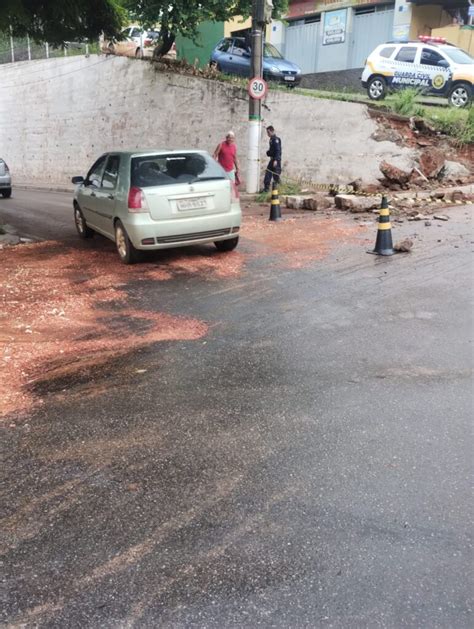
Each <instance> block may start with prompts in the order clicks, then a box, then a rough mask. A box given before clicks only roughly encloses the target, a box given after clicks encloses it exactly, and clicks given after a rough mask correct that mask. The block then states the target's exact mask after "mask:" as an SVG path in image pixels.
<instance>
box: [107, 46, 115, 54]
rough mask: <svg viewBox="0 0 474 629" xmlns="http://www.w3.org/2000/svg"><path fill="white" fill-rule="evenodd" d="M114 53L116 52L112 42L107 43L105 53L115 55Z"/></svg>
mask: <svg viewBox="0 0 474 629" xmlns="http://www.w3.org/2000/svg"><path fill="white" fill-rule="evenodd" d="M115 53H116V50H115V46H114V44H109V45H108V46H107V54H109V55H115Z"/></svg>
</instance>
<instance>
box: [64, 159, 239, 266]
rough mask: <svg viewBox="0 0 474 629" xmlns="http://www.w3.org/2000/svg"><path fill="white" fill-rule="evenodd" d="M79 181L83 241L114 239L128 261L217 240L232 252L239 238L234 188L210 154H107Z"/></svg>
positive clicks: (77, 220) (78, 214) (76, 198)
mask: <svg viewBox="0 0 474 629" xmlns="http://www.w3.org/2000/svg"><path fill="white" fill-rule="evenodd" d="M72 183H74V184H77V188H76V191H75V195H74V220H75V223H76V227H77V231H78V233H79V236H81V238H90V237H91V236H93V235H94V232H99V233H101V234H103V235H104V236H106V237H107V238H110V239H111V240H114V241H115V243H116V246H117V251H118V254H119V256H120V259H121V260H122V262H124V263H125V264H132V263H134V262H136V261H137V260H138V259H139V257H140V251H148V250H150V249H152V250H153V249H168V248H171V247H180V246H184V245H195V244H202V243H210V242H213V243H215V246H216V247H217V249H218V250H219V251H231V250H232V249H235V247H236V246H237V243H238V241H239V238H238V234H239V230H240V223H241V210H240V202H239V199H238V196H237V193H236V190H235V186H234V184H233V183H232V182H231V181H230V179H229V178H228V177H227V175H226V173H225V171H224V170H223V169H222V168H221V166H220V165H219V164H217V163H216V162H215V161H214V160H213V159H212V158H211V156H210V155H209V154H208V153H206V152H205V151H147V152H145V151H138V152H131V153H128V152H114V153H106V154H105V155H102V156H101V157H99V159H98V160H97V161H96V162H95V164H94V165H93V166H92V168H91V169H90V170H89V172H88V173H87V176H86V178H85V179H84V178H83V177H73V178H72Z"/></svg>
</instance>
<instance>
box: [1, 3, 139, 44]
mask: <svg viewBox="0 0 474 629" xmlns="http://www.w3.org/2000/svg"><path fill="white" fill-rule="evenodd" d="M126 20H127V13H126V11H125V10H124V8H123V3H122V2H121V0H2V2H1V8H0V31H1V32H4V33H8V34H10V33H11V34H12V35H13V36H15V37H25V36H26V35H29V36H30V37H31V38H32V39H34V40H35V41H38V42H49V43H50V44H53V45H57V46H60V45H62V44H63V43H64V42H67V41H81V40H84V39H90V40H93V39H97V37H99V35H100V34H101V33H102V32H103V33H104V34H105V35H106V36H107V37H115V36H117V35H118V34H119V33H120V30H121V28H122V24H123V23H124V22H126Z"/></svg>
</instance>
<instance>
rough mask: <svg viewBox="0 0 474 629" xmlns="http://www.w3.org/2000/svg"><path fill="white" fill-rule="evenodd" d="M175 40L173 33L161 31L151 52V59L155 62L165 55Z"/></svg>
mask: <svg viewBox="0 0 474 629" xmlns="http://www.w3.org/2000/svg"><path fill="white" fill-rule="evenodd" d="M175 39H176V35H175V34H174V33H170V32H169V31H162V32H161V33H160V38H159V40H158V43H157V45H156V46H155V49H154V50H153V59H155V60H156V59H159V58H160V57H163V56H164V55H166V54H167V53H168V52H169V51H170V50H171V46H172V45H173V44H174V40H175Z"/></svg>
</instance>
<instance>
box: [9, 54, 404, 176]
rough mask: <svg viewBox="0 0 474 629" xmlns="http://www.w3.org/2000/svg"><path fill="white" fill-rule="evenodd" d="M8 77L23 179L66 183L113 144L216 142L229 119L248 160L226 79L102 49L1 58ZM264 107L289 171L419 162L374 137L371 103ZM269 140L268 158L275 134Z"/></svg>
mask: <svg viewBox="0 0 474 629" xmlns="http://www.w3.org/2000/svg"><path fill="white" fill-rule="evenodd" d="M0 82H1V90H0V155H1V156H2V157H3V158H4V159H5V160H6V161H7V163H8V164H9V166H10V168H11V170H12V174H13V177H14V181H15V182H17V183H28V184H36V185H59V186H67V185H69V181H70V177H71V176H72V175H78V174H84V173H85V172H86V170H87V169H88V167H89V166H90V165H91V164H92V162H93V161H94V160H95V159H96V157H97V156H98V155H100V154H101V153H103V152H105V151H109V150H117V149H125V148H131V149H134V148H144V149H147V148H170V149H173V148H184V147H186V148H189V147H193V148H194V147H195V148H200V149H205V150H208V151H210V152H211V151H213V149H214V148H215V146H216V145H217V143H218V141H220V140H221V139H222V138H223V137H224V134H225V132H226V131H227V130H228V129H230V128H233V129H234V130H235V132H236V134H237V144H238V148H239V153H240V155H241V159H242V162H243V164H242V165H243V166H245V162H246V160H245V156H246V151H247V146H246V143H247V119H248V104H247V94H246V91H245V90H243V89H240V88H237V87H232V86H230V85H228V84H226V83H218V82H216V81H209V80H205V79H199V78H194V77H188V76H182V75H179V74H165V73H163V72H159V71H157V70H155V68H154V67H153V65H152V64H150V63H148V62H142V61H140V60H135V59H127V58H123V57H110V58H106V57H103V56H102V57H97V56H93V57H90V58H78V57H76V58H74V59H72V58H69V59H68V58H65V59H50V60H41V61H34V62H21V63H16V64H8V65H2V66H0ZM263 115H264V117H265V121H264V123H265V124H273V125H274V126H275V128H276V129H277V132H278V134H279V135H280V136H281V138H282V143H283V160H284V167H285V170H286V173H287V174H288V175H293V176H303V177H311V178H313V179H316V180H318V181H322V182H333V181H335V182H347V181H350V180H352V179H354V178H355V177H362V178H363V179H364V180H365V181H368V182H370V181H374V180H375V179H376V178H377V177H378V176H380V173H379V171H378V164H379V163H380V161H381V160H382V159H388V160H389V161H392V162H393V163H395V164H397V165H399V166H401V167H406V166H407V165H408V164H409V163H410V162H411V153H410V151H408V150H407V149H402V148H400V147H398V146H396V145H394V144H391V143H386V142H382V143H378V142H375V141H373V140H371V139H370V135H371V133H372V132H373V131H374V130H375V128H376V126H375V123H374V122H373V121H372V120H371V119H370V118H369V117H368V116H367V114H366V108H365V106H363V105H358V104H352V103H343V102H337V101H330V100H321V99H314V98H309V97H305V96H297V95H295V94H293V93H292V92H291V91H290V90H288V91H281V92H280V91H276V92H275V91H273V92H270V95H269V97H268V98H267V102H266V108H264V109H263ZM262 147H263V155H262V158H263V159H265V155H264V152H265V150H266V148H267V144H266V136H265V139H264V140H263V142H262Z"/></svg>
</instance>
